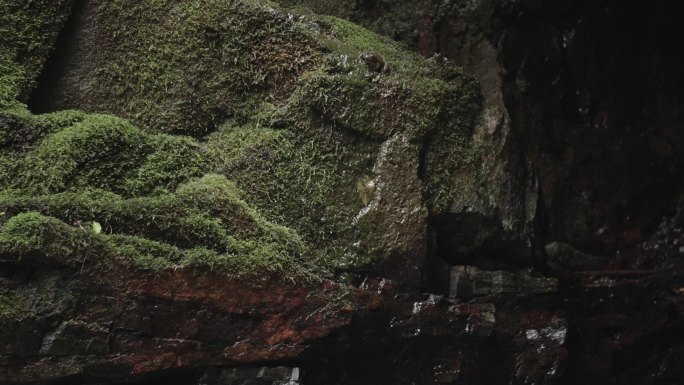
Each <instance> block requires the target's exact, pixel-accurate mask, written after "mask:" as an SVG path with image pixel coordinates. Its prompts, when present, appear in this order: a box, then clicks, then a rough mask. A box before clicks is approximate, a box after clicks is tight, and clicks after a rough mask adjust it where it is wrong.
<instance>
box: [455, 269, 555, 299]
mask: <svg viewBox="0 0 684 385" xmlns="http://www.w3.org/2000/svg"><path fill="white" fill-rule="evenodd" d="M557 291H558V282H557V280H556V279H554V278H546V277H535V276H533V275H531V274H529V273H527V272H517V273H516V272H508V271H501V270H499V271H484V270H480V269H478V268H476V267H473V266H453V267H452V268H451V285H450V287H449V295H450V296H452V297H456V298H466V299H470V298H472V297H480V296H497V295H507V294H513V295H530V294H549V293H555V292H557Z"/></svg>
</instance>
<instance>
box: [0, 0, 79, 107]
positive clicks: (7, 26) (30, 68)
mask: <svg viewBox="0 0 684 385" xmlns="http://www.w3.org/2000/svg"><path fill="white" fill-rule="evenodd" d="M72 4H73V1H72V0H0V10H2V12H0V109H3V108H7V107H8V106H10V105H12V106H15V105H16V100H17V99H19V100H25V99H26V98H27V97H28V94H29V92H30V91H31V90H32V89H33V87H34V85H35V80H36V78H37V77H38V74H39V73H40V71H41V69H42V66H43V63H44V62H45V60H46V59H47V56H48V54H49V53H50V51H51V49H52V44H53V43H54V41H55V40H56V39H57V36H58V34H59V31H60V30H61V28H62V26H63V25H64V22H65V21H66V19H67V18H68V16H69V14H70V13H71V8H72Z"/></svg>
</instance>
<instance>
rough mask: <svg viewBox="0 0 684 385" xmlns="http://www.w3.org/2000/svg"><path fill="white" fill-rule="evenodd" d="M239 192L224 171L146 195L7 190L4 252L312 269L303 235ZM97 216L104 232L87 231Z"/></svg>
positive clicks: (290, 273)
mask: <svg viewBox="0 0 684 385" xmlns="http://www.w3.org/2000/svg"><path fill="white" fill-rule="evenodd" d="M239 195H240V193H239V191H238V189H237V188H236V187H235V185H234V184H233V183H231V182H229V181H228V180H226V179H225V178H224V177H221V176H217V175H208V176H205V177H203V178H202V179H199V180H195V181H192V182H189V183H187V184H185V185H182V186H181V187H180V188H179V189H178V191H177V193H176V194H168V195H161V196H154V197H144V198H131V199H123V198H121V197H119V196H117V195H114V194H112V193H107V192H102V191H97V190H90V191H85V192H66V193H61V194H51V195H46V196H36V197H25V196H21V195H18V194H16V192H15V193H14V194H13V193H9V192H5V193H4V194H3V195H1V196H0V210H1V211H2V212H3V213H4V216H5V217H9V219H8V220H7V219H6V223H5V224H4V225H3V227H2V230H1V231H0V254H2V253H6V254H7V255H12V256H13V257H14V258H17V257H18V258H22V256H24V255H32V253H39V254H40V255H41V256H43V257H45V258H48V259H49V258H57V257H64V258H71V257H72V256H73V255H74V253H76V252H77V251H78V250H80V251H81V252H84V250H86V249H84V247H88V248H92V247H95V246H93V245H97V247H96V248H97V249H98V250H100V249H102V248H103V247H104V250H105V251H99V252H97V254H99V255H102V254H105V255H110V256H111V255H114V256H119V257H121V258H123V259H124V260H125V261H126V262H127V263H129V264H130V265H131V266H134V267H138V268H142V269H146V270H162V269H164V268H169V267H171V266H181V265H201V264H205V265H207V266H209V267H211V268H214V269H217V270H222V271H224V272H226V273H228V274H235V275H244V274H257V273H259V274H264V273H267V272H279V273H282V274H283V275H284V276H285V277H289V278H293V277H299V278H301V277H302V276H308V275H310V274H311V273H310V271H313V269H314V268H313V267H312V266H311V263H310V262H307V261H306V257H307V255H306V254H307V248H306V246H305V245H304V243H303V242H302V240H301V239H300V238H299V236H298V235H297V234H296V233H295V232H294V231H292V230H290V229H288V228H286V227H283V226H278V225H276V224H273V223H271V222H269V221H267V220H266V219H264V218H263V217H262V216H261V215H260V214H259V213H258V212H257V211H256V210H255V209H253V208H251V207H250V206H249V205H247V204H246V203H245V202H244V201H243V200H242V199H241V198H240V196H239ZM34 210H39V211H40V213H38V212H35V211H34ZM15 214H16V215H15ZM91 221H97V222H98V223H100V224H101V226H102V228H103V229H104V233H103V234H100V235H97V234H92V233H91V232H90V231H85V230H84V229H87V228H88V226H87V223H90V222H91Z"/></svg>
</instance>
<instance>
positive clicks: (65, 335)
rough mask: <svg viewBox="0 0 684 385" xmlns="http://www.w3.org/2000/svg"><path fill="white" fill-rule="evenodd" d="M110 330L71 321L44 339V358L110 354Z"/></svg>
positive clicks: (41, 352) (41, 348)
mask: <svg viewBox="0 0 684 385" xmlns="http://www.w3.org/2000/svg"><path fill="white" fill-rule="evenodd" d="M109 335H110V333H109V330H107V329H106V328H104V327H102V326H100V325H97V324H87V323H84V322H79V321H75V320H69V321H66V322H64V323H62V324H61V325H59V328H57V330H55V331H54V332H52V333H48V334H46V335H45V337H44V338H43V343H42V346H41V347H40V354H41V355H43V356H66V355H78V354H85V355H106V354H108V353H109V344H108V342H109Z"/></svg>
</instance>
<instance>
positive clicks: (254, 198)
mask: <svg viewBox="0 0 684 385" xmlns="http://www.w3.org/2000/svg"><path fill="white" fill-rule="evenodd" d="M0 1H1V0H0ZM94 4H96V5H97V7H96V8H94V11H95V13H94V14H93V17H94V18H95V20H96V22H97V25H98V28H99V29H98V30H97V31H95V32H93V33H94V34H95V35H94V36H89V37H88V39H95V41H98V42H100V43H101V44H99V45H98V46H97V47H92V48H93V51H92V52H91V54H92V56H90V57H89V60H91V61H89V62H87V63H83V65H84V68H83V71H84V72H83V74H82V75H83V76H84V78H87V79H88V81H89V84H93V85H94V86H93V87H91V88H89V89H88V92H86V93H84V94H82V95H72V97H74V98H75V99H73V100H71V101H70V102H71V103H73V104H74V105H77V106H80V107H83V108H85V109H89V110H97V111H109V112H113V113H116V114H119V115H121V116H125V117H127V118H128V119H129V120H124V119H122V118H116V117H113V116H110V115H99V114H85V113H81V112H75V111H66V112H59V113H54V114H47V115H32V114H30V113H29V112H28V111H27V110H26V109H25V108H24V107H22V106H21V105H20V104H16V103H15V105H13V106H12V109H11V110H7V109H5V110H0V146H1V147H2V148H3V152H2V153H1V154H0V190H2V192H0V213H3V215H0V225H2V228H0V234H2V235H0V237H1V239H3V242H4V243H2V244H1V245H0V254H2V255H5V256H6V257H8V258H9V257H10V256H12V257H14V258H16V257H21V256H22V255H25V256H26V258H29V257H31V258H33V257H36V256H42V257H40V258H43V259H45V260H50V261H53V260H54V259H56V258H66V260H67V261H70V262H69V263H72V262H73V261H77V260H78V261H80V263H82V261H83V257H84V256H87V258H85V259H87V260H88V261H91V260H97V261H100V262H101V263H112V262H117V261H120V262H122V263H124V264H127V265H128V266H131V267H133V268H138V269H142V270H146V271H163V270H165V269H170V268H179V267H180V268H182V267H185V266H197V267H203V268H209V269H212V270H216V271H221V272H223V273H225V274H228V275H234V276H256V275H265V274H266V275H269V274H277V275H281V276H283V277H286V278H290V279H302V278H311V277H320V276H321V275H326V274H329V273H330V271H331V270H332V268H333V267H339V266H343V267H351V268H365V267H366V266H367V265H372V264H373V263H376V262H379V261H380V262H382V261H383V260H385V259H387V258H401V257H402V255H399V254H397V253H394V251H393V250H390V251H388V250H389V248H388V247H387V245H388V244H389V243H390V241H388V239H389V238H391V237H390V235H388V231H394V230H396V229H395V228H394V227H393V226H400V224H401V223H402V220H403V219H405V218H406V216H409V215H414V214H409V213H405V212H402V211H401V210H402V208H403V207H404V206H402V207H398V208H396V210H394V208H391V207H390V208H385V207H383V208H382V209H383V210H385V211H382V212H380V211H378V212H377V213H375V214H374V215H368V216H366V217H365V218H366V219H364V221H361V222H359V221H357V220H356V218H357V216H358V215H359V213H360V212H361V211H362V210H364V209H365V208H366V207H367V206H370V205H372V204H375V205H378V204H380V205H382V204H385V205H386V204H388V203H386V201H381V202H379V203H378V199H379V198H378V196H379V193H380V187H381V186H380V185H378V188H377V189H376V188H375V187H373V188H371V187H368V186H370V185H371V182H373V181H377V180H379V179H378V178H380V179H382V178H385V180H393V181H396V180H403V179H402V178H401V176H403V175H404V174H405V175H407V176H409V177H411V180H414V179H416V178H415V176H416V174H417V173H418V172H422V174H421V177H422V178H423V182H424V184H425V186H424V187H425V192H424V193H425V197H427V198H428V199H429V200H430V202H433V206H435V207H437V206H439V207H441V206H446V205H448V204H449V202H450V200H451V199H452V193H453V190H450V189H451V188H452V186H453V185H452V181H451V179H450V178H451V176H452V175H454V173H455V172H457V171H458V170H459V168H461V167H466V166H468V165H469V164H472V163H473V162H474V159H475V158H476V157H475V155H474V154H473V149H472V146H470V144H469V136H470V134H471V131H470V125H471V123H472V117H473V114H474V112H475V111H476V110H477V108H478V106H479V104H478V102H479V99H478V97H477V94H478V93H479V90H478V89H477V86H476V83H475V82H474V81H473V80H472V79H470V78H467V77H465V76H463V75H462V74H461V73H460V72H459V71H458V70H456V69H452V68H448V67H445V66H441V65H437V64H434V63H431V62H427V61H426V60H425V59H423V58H421V57H420V56H418V55H417V54H415V53H410V52H407V51H405V50H402V49H401V47H400V46H398V45H397V44H396V43H394V42H392V41H390V40H389V39H387V38H384V37H381V36H379V35H377V34H374V33H372V32H369V31H367V30H364V29H363V28H360V27H358V26H355V25H353V24H351V23H349V22H345V21H342V20H339V19H335V18H331V17H324V18H317V17H315V16H307V17H303V18H300V17H299V16H292V17H290V16H291V15H288V14H287V13H285V12H282V11H281V10H278V9H275V8H272V6H271V5H269V4H266V5H264V4H260V3H257V2H252V1H235V2H226V1H218V0H192V1H183V2H176V1H165V0H158V1H157V0H154V1H153V0H147V1H133V0H115V1H106V2H105V1H100V2H97V3H94ZM364 51H372V52H376V53H379V54H381V55H382V56H383V57H384V58H385V60H386V61H387V62H389V63H390V65H391V66H392V72H391V74H375V73H369V71H368V69H367V68H366V67H365V65H364V64H363V63H361V62H360V61H359V60H357V57H358V55H359V54H360V53H361V52H364ZM12 60H14V59H12ZM13 68H14V69H17V68H19V67H17V66H15V67H13ZM7 73H8V74H10V75H11V76H14V75H12V72H7ZM17 73H18V72H17ZM22 76H23V75H22ZM7 84H10V82H9V81H8V82H7ZM12 87H14V86H12ZM12 89H16V87H15V88H12ZM8 97H9V98H16V97H17V96H16V93H15V94H14V96H12V95H10V96H8ZM114 101H115V102H114ZM131 122H134V123H131ZM159 131H166V132H173V133H187V134H191V135H192V136H202V138H201V139H196V138H192V137H186V136H179V135H168V134H162V133H159ZM208 131H214V132H211V133H210V134H208V135H205V134H206V133H207V132H208ZM397 137H401V138H402V141H403V142H400V141H397V142H396V143H395V142H393V143H395V145H397V146H407V147H406V148H399V149H393V150H392V151H395V152H396V153H400V154H408V155H406V156H411V157H413V158H411V159H408V158H407V159H404V158H400V160H401V161H402V163H403V164H402V165H398V166H397V167H395V168H388V167H385V168H384V169H383V170H390V171H377V170H376V167H375V166H376V163H377V162H378V159H380V157H382V156H384V155H383V154H382V152H383V151H387V148H386V147H383V145H382V143H383V142H387V141H391V140H392V139H393V138H397ZM420 145H424V150H423V153H422V156H423V158H421V159H420V160H419V159H417V158H418V156H419V155H417V152H418V151H417V150H416V151H413V150H415V149H416V148H418V147H419V146H420ZM409 147H410V148H409ZM402 156H404V155H402ZM402 167H403V168H402ZM419 168H420V170H419ZM392 170H394V171H392ZM379 172H398V173H399V176H396V177H394V176H391V177H389V178H388V177H387V176H383V175H377V174H376V173H379ZM394 183H395V184H396V182H394ZM419 183H421V182H419ZM392 188H394V189H400V188H401V186H393V187H392ZM388 193H389V194H392V193H398V195H401V194H400V192H398V191H389V192H388V191H385V194H386V195H385V196H388V195H387V194H388ZM395 195H397V194H395ZM392 202H393V201H392ZM397 204H398V205H401V204H402V202H398V203H397ZM411 204H412V205H413V203H411ZM414 207H418V210H420V202H418V204H417V205H414V206H412V209H413V208H414ZM392 210H394V211H392ZM385 214H386V215H387V216H389V218H381V217H382V216H383V215H385ZM415 215H421V214H420V213H417V214H415ZM91 222H98V223H99V224H101V225H102V230H103V231H102V233H100V234H95V233H93V232H92V231H89V230H88V229H90V224H91ZM388 224H389V225H388ZM22 247H23V248H24V249H22ZM30 248H31V249H30ZM401 250H404V249H401ZM401 250H400V251H401ZM407 250H408V249H407ZM84 253H85V254H84ZM393 253H394V254H393ZM395 254H397V255H395ZM77 257H78V258H77ZM91 257H97V258H92V259H91ZM72 259H73V261H72ZM53 263H56V262H54V261H53ZM63 263H66V262H63ZM79 266H80V265H79Z"/></svg>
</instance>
